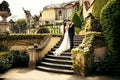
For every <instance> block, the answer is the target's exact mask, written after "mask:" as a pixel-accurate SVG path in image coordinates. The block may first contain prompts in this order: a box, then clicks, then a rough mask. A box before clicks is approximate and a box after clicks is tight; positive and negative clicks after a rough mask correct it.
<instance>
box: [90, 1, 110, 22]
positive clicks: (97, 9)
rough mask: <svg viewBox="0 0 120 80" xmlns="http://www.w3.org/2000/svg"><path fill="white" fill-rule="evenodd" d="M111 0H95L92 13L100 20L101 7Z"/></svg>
mask: <svg viewBox="0 0 120 80" xmlns="http://www.w3.org/2000/svg"><path fill="white" fill-rule="evenodd" d="M108 1H109V0H95V1H94V3H93V9H92V14H93V16H95V17H96V18H97V19H98V20H99V19H100V12H101V9H102V8H103V7H104V5H106V3H107V2H108Z"/></svg>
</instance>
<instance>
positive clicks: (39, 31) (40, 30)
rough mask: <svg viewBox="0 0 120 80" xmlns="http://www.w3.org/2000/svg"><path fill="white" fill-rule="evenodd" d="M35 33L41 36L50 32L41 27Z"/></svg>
mask: <svg viewBox="0 0 120 80" xmlns="http://www.w3.org/2000/svg"><path fill="white" fill-rule="evenodd" d="M37 33H41V34H43V33H50V31H49V29H48V28H45V27H42V28H40V29H39V30H38V32H37Z"/></svg>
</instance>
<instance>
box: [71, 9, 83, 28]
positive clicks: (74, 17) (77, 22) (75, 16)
mask: <svg viewBox="0 0 120 80" xmlns="http://www.w3.org/2000/svg"><path fill="white" fill-rule="evenodd" d="M71 21H72V22H73V23H74V25H75V27H78V28H80V29H81V26H82V21H81V20H80V16H79V12H76V11H75V12H73V13H72V15H71Z"/></svg>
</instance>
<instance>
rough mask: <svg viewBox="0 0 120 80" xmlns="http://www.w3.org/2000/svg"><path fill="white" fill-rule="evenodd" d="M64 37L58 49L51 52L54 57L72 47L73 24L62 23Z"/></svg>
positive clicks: (68, 21)
mask: <svg viewBox="0 0 120 80" xmlns="http://www.w3.org/2000/svg"><path fill="white" fill-rule="evenodd" d="M63 32H64V37H63V41H62V43H61V45H60V47H59V48H58V49H56V51H54V52H53V54H54V55H55V56H60V55H61V54H62V53H63V52H64V51H66V50H71V49H72V48H73V46H74V43H73V39H74V35H75V34H74V23H73V22H71V21H70V20H67V21H65V22H64V27H63Z"/></svg>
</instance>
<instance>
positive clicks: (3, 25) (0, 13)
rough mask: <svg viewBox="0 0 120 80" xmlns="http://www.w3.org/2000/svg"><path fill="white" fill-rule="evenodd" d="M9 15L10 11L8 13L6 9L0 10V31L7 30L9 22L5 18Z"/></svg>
mask: <svg viewBox="0 0 120 80" xmlns="http://www.w3.org/2000/svg"><path fill="white" fill-rule="evenodd" d="M10 15H11V13H9V12H8V11H0V16H1V18H2V20H1V21H0V33H5V32H7V29H8V26H9V24H8V22H7V20H6V19H7V17H9V16H10Z"/></svg>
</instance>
